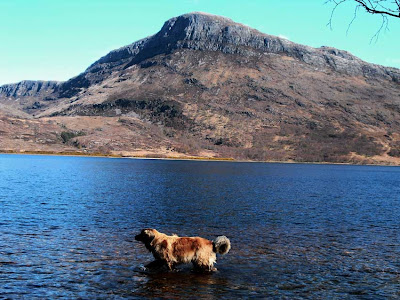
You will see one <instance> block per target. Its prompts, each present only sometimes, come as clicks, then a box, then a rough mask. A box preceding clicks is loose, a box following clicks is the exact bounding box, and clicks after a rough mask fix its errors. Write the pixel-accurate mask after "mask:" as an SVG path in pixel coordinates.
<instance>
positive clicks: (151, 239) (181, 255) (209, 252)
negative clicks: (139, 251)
mask: <svg viewBox="0 0 400 300" xmlns="http://www.w3.org/2000/svg"><path fill="white" fill-rule="evenodd" d="M135 240H137V241H140V242H143V243H144V245H145V246H146V248H147V249H148V250H149V251H150V252H151V253H152V254H153V256H154V258H155V259H156V260H155V261H153V262H151V263H150V264H148V265H146V268H148V269H154V268H161V267H163V266H166V267H167V268H168V269H169V270H173V269H174V268H175V266H177V265H179V264H187V263H192V264H193V266H194V269H195V270H199V271H216V270H217V269H216V268H214V264H215V263H216V260H217V255H216V254H217V253H219V254H226V253H228V252H229V250H230V249H231V243H230V241H229V239H228V238H227V237H226V236H219V237H217V238H216V239H215V240H214V241H209V240H207V239H204V238H201V237H179V236H177V235H166V234H164V233H161V232H158V231H157V230H155V229H151V228H147V229H143V230H142V231H141V232H140V234H138V235H136V236H135Z"/></svg>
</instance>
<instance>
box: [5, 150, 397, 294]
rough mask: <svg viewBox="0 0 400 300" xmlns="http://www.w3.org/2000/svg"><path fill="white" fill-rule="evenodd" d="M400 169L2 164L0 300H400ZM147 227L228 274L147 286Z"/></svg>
mask: <svg viewBox="0 0 400 300" xmlns="http://www.w3.org/2000/svg"><path fill="white" fill-rule="evenodd" d="M399 201H400V168H395V167H370V166H334V165H300V164H293V165H292V164H291V165H287V164H262V163H227V162H191V161H186V162H185V161H160V160H131V159H106V158H82V157H75V158H74V157H47V156H15V155H1V156H0V236H1V239H0V298H11V299H20V298H27V299H28V298H29V299H32V298H56V297H63V298H73V299H76V298H83V299H92V298H93V299H94V298H96V299H119V298H141V297H155V298H157V297H166V298H171V299H179V298H182V297H185V298H197V297H199V298H206V299H209V298H210V299H220V298H227V299H231V298H235V297H236V298H237V297H270V298H275V297H276V298H287V299H293V298H312V299H318V298H338V299H342V298H349V297H361V298H365V299H386V298H398V297H400V288H399V282H400V273H399V271H400V269H399V268H400V263H399V261H398V257H399V254H400V243H399V237H400V226H399V225H400V224H399V223H400V221H399V220H400V218H399V216H400V205H399V204H400V203H399ZM143 227H154V228H157V229H159V230H160V231H162V232H165V233H168V234H171V233H178V234H180V235H189V236H195V235H199V236H203V237H206V238H210V239H212V238H214V237H215V236H217V235H221V234H224V235H227V236H228V237H229V238H230V239H231V242H232V250H231V251H230V252H229V253H228V254H227V255H226V256H223V257H219V258H218V264H217V268H218V270H219V271H218V272H216V273H213V274H196V273H192V272H191V270H190V267H182V268H181V269H180V270H179V271H178V272H174V273H163V274H144V273H142V272H140V266H141V265H143V264H145V263H147V262H149V261H150V260H151V255H150V254H149V253H148V252H146V250H145V249H144V247H143V246H142V245H141V244H139V243H136V242H135V241H134V239H133V236H134V235H135V234H136V233H137V232H138V231H139V229H141V228H143Z"/></svg>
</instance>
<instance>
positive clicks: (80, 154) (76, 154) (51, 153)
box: [0, 150, 400, 167]
mask: <svg viewBox="0 0 400 300" xmlns="http://www.w3.org/2000/svg"><path fill="white" fill-rule="evenodd" d="M1 154H14V155H44V156H73V157H104V158H131V159H159V160H192V161H221V162H246V163H280V164H315V165H350V166H384V167H399V166H400V165H395V164H383V163H381V164H380V163H376V164H372V163H369V164H362V163H360V164H357V163H350V162H304V161H294V160H289V161H276V160H268V161H255V160H239V159H234V158H231V157H202V156H164V155H157V154H155V155H154V156H152V155H120V154H106V153H98V152H94V153H84V152H69V151H66V152H55V151H23V152H19V151H10V150H0V155H1Z"/></svg>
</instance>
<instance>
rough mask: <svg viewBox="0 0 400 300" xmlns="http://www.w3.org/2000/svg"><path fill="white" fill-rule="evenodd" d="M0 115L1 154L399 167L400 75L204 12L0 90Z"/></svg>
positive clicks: (335, 50) (322, 48) (337, 53)
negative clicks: (55, 75) (88, 61)
mask: <svg viewBox="0 0 400 300" xmlns="http://www.w3.org/2000/svg"><path fill="white" fill-rule="evenodd" d="M0 112H2V113H0V135H2V139H1V141H0V150H3V151H5V150H9V151H19V150H26V151H52V152H85V153H111V154H118V155H144V156H161V157H168V156H169V157H171V156H172V157H176V156H198V157H229V158H235V159H245V160H247V159H251V160H277V161H314V162H351V163H385V164H399V163H400V135H399V132H400V130H399V129H400V123H399V122H400V118H399V117H400V70H398V69H395V68H389V67H383V66H379V65H375V64H370V63H367V62H364V61H362V60H361V59H359V58H357V57H355V56H353V55H352V54H350V53H348V52H346V51H343V50H338V49H335V48H331V47H320V48H312V47H308V46H303V45H299V44H296V43H293V42H291V41H289V40H286V39H282V38H279V37H275V36H271V35H267V34H264V33H261V32H259V31H257V30H255V29H252V28H250V27H248V26H245V25H242V24H238V23H235V22H233V21H232V20H230V19H228V18H224V17H220V16H214V15H209V14H205V13H190V14H185V15H182V16H179V17H176V18H172V19H170V20H168V21H167V22H165V24H164V26H163V27H162V28H161V30H160V31H159V32H158V33H156V34H155V35H153V36H150V37H147V38H144V39H142V40H140V41H137V42H135V43H133V44H130V45H128V46H125V47H122V48H119V49H116V50H114V51H111V52H110V53H108V54H107V55H105V56H104V57H102V58H100V59H99V60H98V61H96V62H94V63H93V64H92V65H91V66H89V67H88V68H87V69H86V70H85V71H84V72H83V73H81V74H79V75H78V76H76V77H74V78H71V79H70V80H68V81H66V82H50V81H49V82H31V81H24V82H21V83H18V84H10V85H5V86H2V87H0ZM10 119H12V122H10ZM2 120H3V121H2ZM1 122H3V124H7V126H5V125H2V123H1ZM10 124H11V125H10ZM3 128H5V129H4V130H3ZM16 133H17V134H16Z"/></svg>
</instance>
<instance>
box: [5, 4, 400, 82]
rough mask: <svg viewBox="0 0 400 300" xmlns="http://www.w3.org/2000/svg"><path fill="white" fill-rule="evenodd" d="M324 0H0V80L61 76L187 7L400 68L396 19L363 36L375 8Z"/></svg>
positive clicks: (374, 24)
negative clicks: (382, 30) (333, 12)
mask: <svg viewBox="0 0 400 300" xmlns="http://www.w3.org/2000/svg"><path fill="white" fill-rule="evenodd" d="M324 2H325V0H302V1H299V0H276V1H272V0H246V1H244V0H230V1H225V0H145V1H139V0H0V84H4V83H11V82H17V81H20V80H23V79H32V80H39V79H41V80H66V79H69V78H71V77H73V76H75V75H78V74H79V73H81V72H82V71H84V70H85V69H86V68H87V67H88V66H89V65H90V64H91V63H93V62H94V61H96V60H97V59H98V58H100V57H101V56H103V55H105V54H107V53H108V52H109V51H110V50H113V49H115V48H119V47H121V46H124V45H127V44H130V43H132V42H134V41H136V40H138V39H141V38H143V37H146V36H148V35H152V34H154V33H156V32H157V31H158V30H159V29H160V28H161V26H162V24H163V23H164V21H166V20H167V19H169V18H171V17H174V16H178V15H181V14H184V13H188V12H192V11H204V12H208V13H212V14H217V15H222V16H226V17H229V18H231V19H233V20H234V21H236V22H240V23H243V24H246V25H249V26H251V27H253V28H256V29H258V30H260V31H262V32H265V33H268V34H272V35H281V36H285V37H287V38H288V39H290V40H292V41H294V42H297V43H301V44H305V45H309V46H313V47H319V46H322V45H326V46H333V47H336V48H339V49H343V50H347V51H350V52H351V53H353V54H354V55H357V56H358V57H360V58H362V59H363V60H366V61H368V62H373V63H378V64H382V65H386V66H393V67H398V68H400V39H399V35H400V20H399V19H391V20H390V23H389V29H390V30H389V31H388V32H386V33H382V34H381V36H380V38H379V40H378V42H377V43H372V44H371V43H370V39H371V37H372V36H373V35H374V33H375V32H376V31H377V30H378V28H379V26H380V24H381V21H380V18H379V16H371V15H367V14H365V13H363V12H361V11H360V13H359V16H358V18H357V19H356V20H355V22H354V23H353V25H352V26H351V28H350V31H349V33H348V35H346V29H347V26H348V24H349V23H350V21H351V19H352V16H353V8H352V7H351V6H347V7H345V6H343V7H342V8H341V9H339V10H338V11H337V12H336V15H335V16H334V20H333V30H330V29H329V28H328V27H327V26H326V24H327V22H328V20H329V16H330V13H331V7H332V6H330V5H327V4H324Z"/></svg>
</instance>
